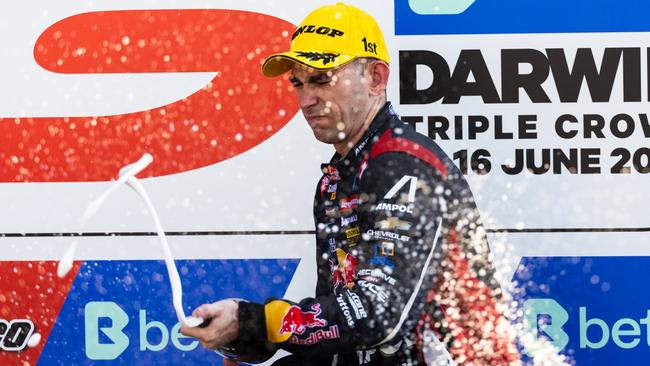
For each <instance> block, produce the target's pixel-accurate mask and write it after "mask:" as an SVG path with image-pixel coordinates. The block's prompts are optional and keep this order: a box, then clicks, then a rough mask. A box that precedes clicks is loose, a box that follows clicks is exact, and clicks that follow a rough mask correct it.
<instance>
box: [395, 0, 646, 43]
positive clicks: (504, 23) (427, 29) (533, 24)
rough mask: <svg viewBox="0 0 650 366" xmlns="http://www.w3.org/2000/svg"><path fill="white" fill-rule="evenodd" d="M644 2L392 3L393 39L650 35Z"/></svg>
mask: <svg viewBox="0 0 650 366" xmlns="http://www.w3.org/2000/svg"><path fill="white" fill-rule="evenodd" d="M649 13H650V2H648V1H646V0H619V1H615V0H572V1H564V0H544V1H522V0H498V1H493V0H410V1H407V0H395V34H397V35H416V34H504V33H590V32H647V31H650V21H648V14H649Z"/></svg>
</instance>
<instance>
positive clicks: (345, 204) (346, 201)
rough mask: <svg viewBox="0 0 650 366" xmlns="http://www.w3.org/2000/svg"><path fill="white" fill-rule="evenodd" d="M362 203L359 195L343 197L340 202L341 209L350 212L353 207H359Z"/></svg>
mask: <svg viewBox="0 0 650 366" xmlns="http://www.w3.org/2000/svg"><path fill="white" fill-rule="evenodd" d="M360 204H361V200H359V197H357V196H352V197H349V198H342V199H341V201H340V202H339V206H340V207H341V211H344V212H350V211H352V210H353V209H355V208H357V207H358V206H359V205H360Z"/></svg>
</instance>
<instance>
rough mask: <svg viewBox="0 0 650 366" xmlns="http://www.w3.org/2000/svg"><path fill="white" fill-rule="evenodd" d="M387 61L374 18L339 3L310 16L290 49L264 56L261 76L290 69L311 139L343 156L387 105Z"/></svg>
mask: <svg viewBox="0 0 650 366" xmlns="http://www.w3.org/2000/svg"><path fill="white" fill-rule="evenodd" d="M389 62H390V60H389V56H388V50H387V49H386V44H385V42H384V37H383V35H382V33H381V30H380V29H379V26H378V25H377V23H376V22H375V20H374V19H373V18H372V17H371V16H370V15H368V14H366V13H364V12H363V11H361V10H360V9H357V8H355V7H352V6H349V5H346V4H343V3H337V4H336V5H327V6H323V7H320V8H318V9H316V10H315V11H313V12H312V13H311V14H309V15H308V16H307V18H305V20H303V22H302V23H301V24H300V26H299V27H298V29H297V30H296V32H295V33H294V35H293V38H292V41H291V49H290V50H289V51H288V52H283V53H278V54H275V55H271V56H270V57H268V58H267V59H266V61H265V62H264V65H263V66H262V72H263V73H264V75H266V76H268V77H274V76H278V75H281V74H283V73H285V72H287V71H291V76H290V80H291V82H292V83H293V85H294V87H295V88H296V93H297V94H298V99H299V103H300V108H301V109H302V111H303V114H304V115H305V118H306V119H307V122H308V123H309V125H310V127H311V128H312V130H313V131H314V135H315V136H316V138H317V139H318V140H320V141H322V142H325V143H329V144H334V146H335V148H336V150H337V151H338V152H343V153H345V152H346V151H347V150H348V149H349V148H351V147H352V145H353V144H354V143H356V141H358V139H359V138H360V137H361V135H363V132H364V131H365V129H366V128H367V127H368V124H369V123H370V122H371V121H372V119H373V118H374V116H375V115H376V113H377V112H378V111H379V109H380V108H381V107H382V106H383V104H384V103H385V101H386V85H387V83H388V74H389V70H388V63H389Z"/></svg>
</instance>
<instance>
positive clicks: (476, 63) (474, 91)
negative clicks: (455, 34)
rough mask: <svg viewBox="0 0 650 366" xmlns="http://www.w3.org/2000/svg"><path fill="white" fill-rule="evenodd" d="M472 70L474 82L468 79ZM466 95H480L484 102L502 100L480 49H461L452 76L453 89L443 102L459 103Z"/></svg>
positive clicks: (498, 101)
mask: <svg viewBox="0 0 650 366" xmlns="http://www.w3.org/2000/svg"><path fill="white" fill-rule="evenodd" d="M470 72H471V73H472V75H473V76H474V80H475V81H474V82H473V83H470V82H468V81H467V78H468V77H469V73H470ZM465 95H480V96H481V98H483V103H500V102H501V101H500V100H499V93H498V92H497V88H496V87H495V86H494V81H492V77H491V76H490V70H488V67H487V65H486V64H485V60H484V59H483V55H482V54H481V51H480V50H462V51H460V56H458V62H456V67H455V68H454V73H453V75H452V76H451V90H450V91H449V93H447V94H446V95H445V98H444V99H443V100H442V103H443V104H458V102H459V101H460V97H461V96H465Z"/></svg>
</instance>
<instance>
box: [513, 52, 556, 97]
mask: <svg viewBox="0 0 650 366" xmlns="http://www.w3.org/2000/svg"><path fill="white" fill-rule="evenodd" d="M521 63H528V64H530V65H531V66H532V67H533V71H531V73H530V74H520V73H519V64H521ZM548 72H549V66H548V60H547V59H546V56H545V55H544V54H543V53H541V52H539V51H537V50H532V49H514V50H501V93H502V95H501V97H502V99H503V103H519V88H523V89H524V91H525V92H526V94H528V97H529V98H530V100H531V101H532V102H533V103H550V102H551V100H550V99H549V98H548V95H546V92H545V91H544V89H543V88H542V83H543V82H544V81H545V80H546V78H548Z"/></svg>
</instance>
